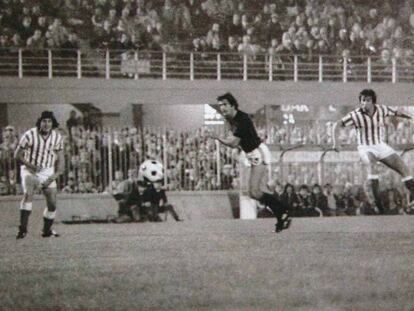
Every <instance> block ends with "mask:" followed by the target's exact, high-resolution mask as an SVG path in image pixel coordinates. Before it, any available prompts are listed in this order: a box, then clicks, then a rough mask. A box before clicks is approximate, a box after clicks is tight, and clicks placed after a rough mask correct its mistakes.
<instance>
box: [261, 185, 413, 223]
mask: <svg viewBox="0 0 414 311" xmlns="http://www.w3.org/2000/svg"><path fill="white" fill-rule="evenodd" d="M383 184H384V185H383V186H382V189H381V192H380V197H381V202H382V205H383V206H382V207H380V208H378V207H377V206H376V205H375V203H373V201H374V200H373V198H372V197H371V196H370V195H369V193H370V192H369V191H367V189H365V186H366V185H363V186H361V185H354V184H351V183H349V182H347V183H345V184H342V185H337V186H333V185H331V184H330V183H326V184H324V185H323V186H322V185H319V184H317V183H315V184H311V185H308V184H301V185H299V186H295V185H293V184H291V183H286V184H281V183H280V182H272V183H271V184H270V185H269V186H270V188H271V191H272V192H273V195H274V196H276V197H277V198H278V199H279V202H280V203H279V204H282V205H284V206H286V207H287V209H288V210H289V213H290V215H291V216H292V217H329V216H353V215H379V214H381V215H401V214H410V215H412V214H414V209H413V208H412V207H410V206H408V204H407V196H406V192H405V190H404V189H403V187H399V186H398V185H395V184H394V183H393V182H392V180H390V179H387V178H386V179H385V180H384V181H383ZM258 217H273V215H272V213H271V212H270V210H269V209H267V208H266V207H263V206H258Z"/></svg>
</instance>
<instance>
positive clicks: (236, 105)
mask: <svg viewBox="0 0 414 311" xmlns="http://www.w3.org/2000/svg"><path fill="white" fill-rule="evenodd" d="M223 99H226V100H227V101H228V102H229V104H230V105H232V106H233V107H234V108H236V109H238V108H239V103H238V102H237V100H236V99H235V98H234V96H233V95H232V94H231V93H230V92H227V93H225V94H223V95H221V96H219V97H217V100H218V101H223Z"/></svg>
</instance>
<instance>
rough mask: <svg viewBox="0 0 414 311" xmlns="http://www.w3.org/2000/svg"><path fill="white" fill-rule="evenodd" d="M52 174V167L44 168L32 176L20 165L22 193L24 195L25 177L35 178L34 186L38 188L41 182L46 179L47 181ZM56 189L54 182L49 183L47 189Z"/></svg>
mask: <svg viewBox="0 0 414 311" xmlns="http://www.w3.org/2000/svg"><path fill="white" fill-rule="evenodd" d="M53 174H54V169H53V167H48V168H44V169H42V170H41V171H40V172H38V173H36V174H33V173H31V172H30V171H29V170H28V169H27V168H26V166H24V165H22V166H21V167H20V176H21V178H22V189H23V193H26V176H29V175H31V176H33V177H35V180H37V182H36V184H35V186H39V185H40V184H41V183H42V182H44V181H45V180H46V179H48V178H49V177H50V176H52V175H53ZM56 187H57V185H56V181H53V182H51V183H50V185H49V187H48V188H56Z"/></svg>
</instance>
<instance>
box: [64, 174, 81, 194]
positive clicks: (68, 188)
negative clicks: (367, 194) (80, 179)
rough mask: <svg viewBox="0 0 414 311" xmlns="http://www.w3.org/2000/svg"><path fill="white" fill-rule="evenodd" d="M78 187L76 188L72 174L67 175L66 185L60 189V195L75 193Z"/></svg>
mask: <svg viewBox="0 0 414 311" xmlns="http://www.w3.org/2000/svg"><path fill="white" fill-rule="evenodd" d="M77 192H78V187H77V186H76V181H75V177H74V174H73V175H69V177H68V180H67V183H66V185H65V186H64V187H63V188H62V193H77Z"/></svg>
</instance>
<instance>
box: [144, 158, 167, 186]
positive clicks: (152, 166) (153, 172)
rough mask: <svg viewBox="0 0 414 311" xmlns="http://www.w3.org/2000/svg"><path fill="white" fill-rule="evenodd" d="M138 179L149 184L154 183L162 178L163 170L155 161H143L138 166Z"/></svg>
mask: <svg viewBox="0 0 414 311" xmlns="http://www.w3.org/2000/svg"><path fill="white" fill-rule="evenodd" d="M139 177H141V178H142V179H144V180H147V181H150V182H156V181H159V180H162V179H163V178H164V169H163V166H162V164H161V163H160V162H158V161H156V160H145V161H144V162H142V163H141V165H140V166H139Z"/></svg>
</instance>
